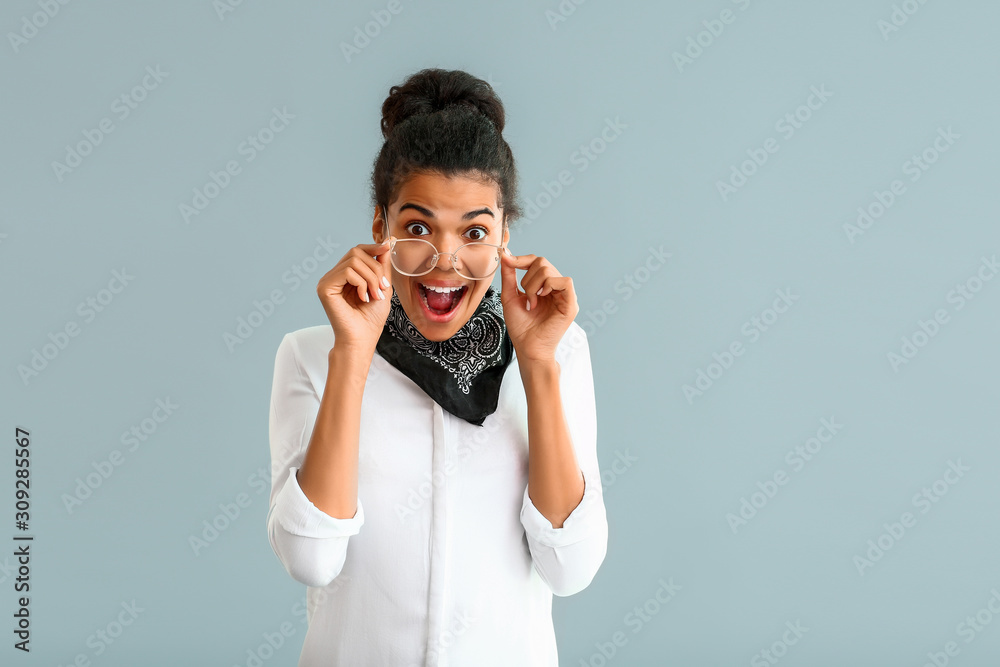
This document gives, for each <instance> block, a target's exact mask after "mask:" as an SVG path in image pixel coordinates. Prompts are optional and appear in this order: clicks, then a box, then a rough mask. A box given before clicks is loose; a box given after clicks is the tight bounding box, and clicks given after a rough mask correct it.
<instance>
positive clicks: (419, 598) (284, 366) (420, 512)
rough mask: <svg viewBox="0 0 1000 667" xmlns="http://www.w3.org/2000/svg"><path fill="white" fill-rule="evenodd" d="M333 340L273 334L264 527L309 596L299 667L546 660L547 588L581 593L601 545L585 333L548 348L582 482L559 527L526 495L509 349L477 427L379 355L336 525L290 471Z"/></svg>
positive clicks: (523, 442) (524, 440)
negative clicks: (344, 513)
mask: <svg viewBox="0 0 1000 667" xmlns="http://www.w3.org/2000/svg"><path fill="white" fill-rule="evenodd" d="M333 342H334V333H333V328H332V327H331V326H329V325H328V324H327V325H322V326H315V327H308V328H305V329H300V330H298V331H294V332H292V333H289V334H287V335H285V337H284V338H283V339H282V341H281V344H280V345H279V346H278V351H277V356H276V359H275V366H274V384H273V387H272V392H271V414H270V423H269V431H270V446H271V468H272V476H271V495H270V508H269V511H268V515H267V532H268V538H269V540H270V543H271V547H272V548H273V549H274V553H275V554H276V555H277V557H278V559H279V560H280V561H281V564H282V565H283V566H284V567H285V570H287V572H288V574H289V575H291V576H292V578H294V579H295V580H296V581H299V582H301V583H303V584H305V585H306V586H308V587H309V588H308V590H307V593H306V599H307V620H308V630H307V632H306V636H305V642H304V645H303V647H302V653H301V656H300V658H299V667H314V666H319V665H323V666H324V667H328V666H334V665H338V666H342V667H395V666H400V667H410V666H413V667H419V666H430V665H436V666H441V667H445V666H450V667H488V666H490V665H497V666H502V667H530V666H536V665H537V666H539V667H558V664H559V661H558V657H557V652H556V640H555V631H554V628H553V624H552V595H553V594H555V595H559V596H568V595H573V594H574V593H577V592H579V591H581V590H583V589H584V588H586V587H587V586H588V585H589V584H590V582H591V581H592V580H593V578H594V575H595V574H596V573H597V570H598V568H599V567H600V566H601V563H602V562H603V561H604V557H605V555H606V553H607V541H608V524H607V515H606V511H605V506H604V496H603V491H602V488H601V476H600V469H599V466H598V460H597V441H596V434H597V415H596V408H595V400H594V382H593V374H592V370H591V362H590V350H589V346H588V344H587V337H586V334H585V333H584V331H583V329H582V328H581V327H580V326H579V325H578V324H577V323H576V322H572V323H571V324H570V328H569V329H568V330H567V331H566V334H565V335H564V336H563V338H562V340H561V341H560V343H559V348H558V351H557V354H556V361H558V362H559V365H560V375H559V387H560V393H561V397H562V404H563V409H564V413H565V416H566V422H567V425H568V427H569V431H570V435H571V438H572V441H573V447H574V450H575V452H576V457H577V462H578V463H579V464H580V468H581V470H582V471H583V474H584V478H585V492H584V496H583V500H582V501H581V502H580V504H579V505H578V506H577V507H576V508H575V509H574V510H573V512H572V513H571V514H570V515H569V517H568V518H567V519H566V520H565V521H564V522H563V525H562V527H561V528H553V526H552V524H551V523H550V522H549V521H548V520H547V519H546V518H545V517H544V516H543V515H542V514H541V513H540V512H539V511H538V509H537V508H536V507H535V506H534V505H533V504H532V502H531V499H530V498H529V497H528V418H527V404H526V399H525V393H524V386H523V384H522V382H521V375H520V371H519V369H518V364H517V358H516V356H515V358H514V359H513V360H511V363H510V365H509V366H508V367H507V370H506V372H505V374H504V377H503V382H502V384H501V389H500V397H499V404H498V407H497V410H496V412H494V413H493V414H491V415H489V416H488V417H487V418H486V421H485V422H484V423H483V425H482V426H476V425H475V424H470V423H469V422H467V421H465V420H464V419H461V418H459V417H455V416H454V415H452V414H451V413H449V412H447V411H445V410H443V409H442V408H441V407H440V406H439V405H438V404H437V403H435V402H434V401H433V400H432V399H431V398H430V397H429V396H428V395H427V394H426V393H424V392H423V390H421V389H420V387H419V386H417V385H416V384H415V383H414V382H413V381H411V380H410V379H409V378H407V377H406V376H405V375H403V374H402V373H400V372H399V371H398V370H397V369H396V368H395V367H393V366H392V365H390V364H389V363H388V362H387V361H385V360H384V359H383V358H382V357H381V356H380V355H379V354H378V353H376V354H375V355H374V357H373V359H372V364H371V366H370V369H369V372H368V378H367V382H366V384H365V389H364V396H363V399H362V403H361V428H360V437H359V452H358V499H357V513H356V514H355V516H354V517H352V518H350V519H337V518H334V517H331V516H330V515H328V514H326V513H325V512H323V511H321V510H320V509H319V508H317V507H316V506H315V505H313V504H312V502H310V501H309V499H308V498H307V497H306V496H305V494H304V493H303V492H302V489H301V488H300V487H299V485H298V480H297V478H296V474H295V473H296V471H297V470H298V468H299V467H300V466H301V465H302V461H303V459H304V458H305V453H306V449H307V447H308V445H309V440H310V437H311V434H312V430H313V424H314V423H315V420H316V414H317V412H318V410H319V405H320V397H321V396H322V395H323V391H324V389H325V387H326V380H327V373H328V370H329V361H328V354H329V351H330V349H331V348H332V347H333ZM533 446H542V445H533Z"/></svg>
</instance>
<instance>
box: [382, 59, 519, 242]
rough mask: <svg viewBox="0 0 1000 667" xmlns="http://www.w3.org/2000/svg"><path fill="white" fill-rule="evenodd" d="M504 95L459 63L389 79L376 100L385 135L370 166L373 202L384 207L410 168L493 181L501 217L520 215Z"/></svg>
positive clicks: (424, 171) (517, 216)
mask: <svg viewBox="0 0 1000 667" xmlns="http://www.w3.org/2000/svg"><path fill="white" fill-rule="evenodd" d="M503 127H504V109H503V103H502V102H501V101H500V98H499V97H498V96H497V94H496V92H495V91H494V90H493V87H492V86H491V85H490V84H489V83H487V82H486V81H483V80H482V79H478V78H476V77H474V76H472V75H471V74H469V73H468V72H463V71H461V70H444V69H436V68H432V69H423V70H420V71H419V72H417V73H415V74H413V75H411V76H410V77H409V78H408V79H407V80H406V81H405V82H404V83H403V84H402V85H401V86H392V88H390V89H389V96H388V97H387V98H386V99H385V102H383V103H382V136H383V137H385V143H384V144H383V145H382V150H381V151H379V154H378V157H377V158H376V159H375V163H374V166H373V169H372V183H371V184H372V190H371V199H372V206H373V208H375V209H377V208H378V207H379V206H385V207H386V208H388V206H389V203H390V202H392V201H393V200H395V199H396V197H397V194H398V192H399V189H400V188H401V187H402V185H403V184H404V183H405V182H406V180H407V179H408V178H410V176H412V175H413V174H415V173H436V174H440V175H442V176H447V177H451V176H466V177H471V178H477V179H480V180H483V181H487V182H493V183H495V184H496V185H497V187H498V189H499V196H498V198H499V201H498V202H497V204H498V206H501V207H502V208H503V219H504V222H505V223H509V222H510V221H513V220H516V219H517V218H519V217H520V216H521V206H520V203H519V201H518V193H517V169H516V167H515V166H514V154H513V153H512V152H511V150H510V146H509V145H508V144H507V142H506V141H505V140H504V138H503V136H502V132H503Z"/></svg>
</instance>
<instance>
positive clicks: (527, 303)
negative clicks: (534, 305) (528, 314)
mask: <svg viewBox="0 0 1000 667" xmlns="http://www.w3.org/2000/svg"><path fill="white" fill-rule="evenodd" d="M524 307H525V309H527V310H531V300H530V299H529V300H527V301H525V302H524Z"/></svg>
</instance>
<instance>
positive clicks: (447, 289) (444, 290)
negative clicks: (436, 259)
mask: <svg viewBox="0 0 1000 667" xmlns="http://www.w3.org/2000/svg"><path fill="white" fill-rule="evenodd" d="M420 284H421V285H423V288H424V289H429V290H431V291H432V292H442V293H445V294H447V293H448V292H455V291H457V290H460V289H462V286H461V285H459V286H458V287H434V286H433V285H424V284H423V283H420Z"/></svg>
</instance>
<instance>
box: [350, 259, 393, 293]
mask: <svg viewBox="0 0 1000 667" xmlns="http://www.w3.org/2000/svg"><path fill="white" fill-rule="evenodd" d="M365 260H366V261H364V262H355V263H353V264H351V266H352V267H353V268H354V269H355V270H356V271H357V272H358V274H359V275H360V276H361V277H362V278H364V279H365V281H366V282H367V283H368V293H369V296H370V297H371V298H373V299H378V300H380V301H381V300H382V299H384V298H385V292H383V291H382V288H381V286H380V285H379V282H380V280H379V279H380V278H381V273H382V265H381V264H379V263H378V262H377V261H375V260H374V259H372V258H371V257H366V258H365ZM369 262H371V264H369ZM372 264H374V267H373V266H372Z"/></svg>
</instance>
